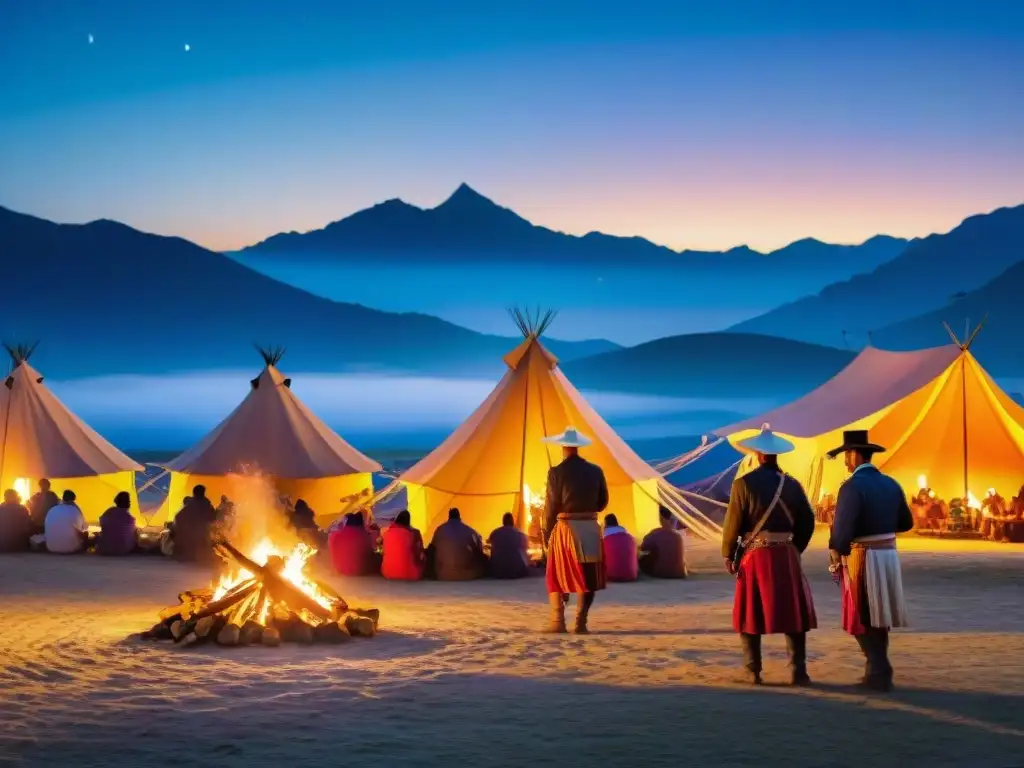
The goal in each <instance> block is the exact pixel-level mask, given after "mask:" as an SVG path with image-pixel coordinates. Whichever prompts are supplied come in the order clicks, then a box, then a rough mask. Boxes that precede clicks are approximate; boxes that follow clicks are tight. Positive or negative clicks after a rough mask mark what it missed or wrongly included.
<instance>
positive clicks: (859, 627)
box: [828, 430, 914, 691]
mask: <svg viewBox="0 0 1024 768" xmlns="http://www.w3.org/2000/svg"><path fill="white" fill-rule="evenodd" d="M884 450H885V448H883V447H882V446H880V445H875V444H874V443H872V442H871V441H870V440H869V439H868V433H867V430H849V431H846V432H844V433H843V444H842V445H841V446H839V447H838V448H835V449H833V450H831V451H829V452H828V455H829V457H830V458H835V457H836V456H838V455H839V454H840V453H842V454H844V455H845V459H846V468H847V469H848V470H849V471H850V472H851V475H850V478H849V479H848V480H847V481H846V482H845V483H843V485H842V486H841V487H840V488H839V498H838V499H837V501H836V515H835V521H834V522H833V523H832V534H831V536H830V537H829V542H828V548H829V555H830V557H831V561H832V564H831V566H830V567H829V570H830V571H831V572H832V574H833V576H834V577H836V578H837V579H841V583H842V587H843V610H842V613H843V629H845V630H846V631H847V632H849V633H850V634H851V635H853V636H854V637H856V638H857V643H858V645H860V649H861V652H862V653H863V654H864V658H865V660H866V661H865V668H864V679H863V680H862V681H861V685H862V686H864V687H866V688H869V689H872V690H877V691H889V690H892V677H893V671H892V665H891V664H890V663H889V630H890V629H891V628H892V627H905V626H907V609H906V604H905V602H904V598H903V574H902V572H901V570H900V557H899V554H898V553H897V551H896V534H897V533H903V532H904V531H909V530H910V529H911V528H913V527H914V516H913V514H912V513H911V511H910V505H909V504H907V495H906V494H905V493H904V492H903V488H901V487H900V484H899V483H897V482H896V481H895V480H893V479H892V478H891V477H889V476H887V475H883V474H882V473H881V472H880V471H879V470H878V468H877V467H875V466H874V465H873V464H872V463H871V460H872V457H873V456H874V455H875V454H876V453H882V452H883V451H884Z"/></svg>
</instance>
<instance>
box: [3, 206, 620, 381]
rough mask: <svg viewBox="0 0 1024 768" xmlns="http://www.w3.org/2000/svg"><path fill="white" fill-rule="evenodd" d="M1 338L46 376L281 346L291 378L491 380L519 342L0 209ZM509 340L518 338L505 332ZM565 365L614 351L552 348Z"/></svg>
mask: <svg viewBox="0 0 1024 768" xmlns="http://www.w3.org/2000/svg"><path fill="white" fill-rule="evenodd" d="M0 254H2V259H0V261H2V263H3V265H4V275H3V278H4V286H5V291H4V300H3V303H2V307H3V310H2V314H0V336H2V337H3V338H4V339H5V340H7V341H22V340H37V339H38V340H41V341H42V342H43V343H42V344H41V346H40V348H39V352H38V353H37V354H38V356H39V359H40V360H42V361H43V362H41V363H40V367H41V368H44V369H45V370H46V371H47V373H48V374H49V375H50V376H51V377H63V376H85V375H95V374H108V373H151V372H170V371H185V370H200V369H210V368H221V369H228V368H239V367H241V368H243V369H246V370H248V369H251V368H253V367H258V365H259V358H258V356H257V355H256V353H255V351H254V350H253V348H252V345H253V343H261V344H268V345H284V346H286V347H287V348H288V360H287V364H286V365H287V367H288V368H290V369H291V370H309V371H343V370H368V369H387V370H397V371H411V372H417V373H431V374H451V373H453V372H457V373H459V374H461V375H475V374H480V375H488V376H490V375H493V374H494V373H495V372H496V371H500V370H501V356H502V355H503V354H505V353H506V352H507V351H508V350H509V349H510V348H511V347H512V346H513V345H514V344H516V343H518V340H517V339H514V338H511V337H500V336H488V335H484V334H480V333H476V332H474V331H470V330H467V329H465V328H461V327H459V326H457V325H453V324H451V323H448V322H445V321H443V320H439V319H437V318H435V317H429V316H426V315H420V314H412V313H393V312H382V311H379V310H375V309H370V308H367V307H364V306H360V305H356V304H345V303H341V302H335V301H330V300H328V299H325V298H322V297H320V296H315V295H313V294H311V293H308V292H306V291H302V290H299V289H297V288H294V287H292V286H289V285H286V284H284V283H280V282H278V281H276V280H273V279H271V278H269V277H266V276H265V275H263V274H260V273H259V272H257V271H254V270H252V269H249V268H247V267H245V266H243V265H241V264H238V263H237V262H235V261H233V260H232V259H230V258H228V257H227V256H224V255H222V254H219V253H214V252H212V251H208V250H206V249H204V248H201V247H199V246H197V245H195V244H193V243H190V242H188V241H186V240H182V239H180V238H175V237H162V236H157V235H151V234H146V233H143V232H139V231H137V230H134V229H132V228H130V227H127V226H125V225H124V224H119V223H117V222H114V221H108V220H100V221H95V222H92V223H90V224H82V225H78V224H54V223H53V222H50V221H46V220H44V219H39V218H36V217H33V216H28V215H24V214H20V213H15V212H13V211H10V210H7V209H4V208H0ZM509 330H510V333H511V332H513V331H514V326H513V324H512V322H511V321H510V322H509ZM549 343H550V345H551V348H552V351H553V352H555V354H557V355H559V356H560V357H562V358H563V359H566V360H571V359H573V358H575V357H579V356H585V355H589V354H593V353H595V352H603V351H607V350H610V349H614V348H616V347H615V345H614V344H612V343H610V342H607V341H602V340H595V341H587V342H561V341H559V340H557V339H552V340H550V342H549Z"/></svg>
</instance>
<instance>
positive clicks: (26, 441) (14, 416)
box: [0, 345, 143, 523]
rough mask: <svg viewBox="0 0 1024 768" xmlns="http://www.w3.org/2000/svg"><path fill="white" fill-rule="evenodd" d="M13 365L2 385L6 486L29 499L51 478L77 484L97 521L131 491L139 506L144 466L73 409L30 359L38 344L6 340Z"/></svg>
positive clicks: (0, 443)
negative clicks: (137, 482) (21, 344)
mask: <svg viewBox="0 0 1024 768" xmlns="http://www.w3.org/2000/svg"><path fill="white" fill-rule="evenodd" d="M5 347H6V349H7V351H8V352H9V353H10V355H11V360H12V363H13V368H12V370H11V373H10V375H8V376H7V378H6V379H5V380H4V381H3V386H0V488H2V489H4V490H6V489H8V488H14V489H15V490H17V491H18V493H19V494H21V496H22V498H23V500H25V501H27V500H28V497H29V496H31V494H32V493H34V492H35V491H36V490H37V487H36V486H37V484H38V482H39V480H41V479H43V478H48V479H49V480H50V481H51V483H52V488H53V490H54V491H55V492H56V493H57V495H60V494H61V493H62V492H63V491H65V490H67V489H71V490H73V491H74V492H75V495H76V496H77V497H78V505H79V507H80V508H81V509H82V513H83V514H84V515H85V518H86V520H88V521H89V522H90V523H95V522H97V521H98V520H99V517H100V515H102V514H103V512H104V511H105V510H106V509H107V508H109V507H111V506H112V505H113V502H114V496H116V495H117V493H118V492H120V491H127V492H128V493H130V494H131V496H132V507H133V509H138V499H137V497H136V494H135V472H136V471H141V470H142V469H143V467H142V466H141V465H139V464H136V463H135V462H134V461H132V460H131V459H129V458H128V457H127V456H125V455H124V454H123V453H121V452H120V451H119V450H117V448H115V447H114V446H112V445H111V444H110V443H108V442H107V441H106V440H104V439H103V438H102V437H100V436H99V435H98V434H97V433H96V432H95V431H93V430H92V429H91V428H90V427H89V426H88V425H87V424H86V423H85V422H83V421H82V420H81V419H79V418H78V417H77V416H75V414H73V413H72V412H71V411H69V410H68V408H67V406H65V405H64V404H63V403H62V402H61V401H60V400H58V399H57V396H56V395H54V394H53V392H51V391H50V389H49V387H47V386H46V385H45V384H43V377H42V376H41V375H40V373H39V372H38V371H37V370H35V369H34V368H33V367H32V366H31V365H30V364H29V361H28V359H29V357H30V356H31V354H32V351H33V349H34V346H33V347H11V346H7V345H5Z"/></svg>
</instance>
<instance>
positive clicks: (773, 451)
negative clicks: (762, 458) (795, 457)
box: [736, 424, 796, 456]
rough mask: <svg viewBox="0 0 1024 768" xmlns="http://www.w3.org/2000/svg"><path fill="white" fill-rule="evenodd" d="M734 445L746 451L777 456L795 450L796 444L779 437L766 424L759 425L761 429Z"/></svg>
mask: <svg viewBox="0 0 1024 768" xmlns="http://www.w3.org/2000/svg"><path fill="white" fill-rule="evenodd" d="M736 447H737V448H739V449H740V450H741V451H746V452H747V453H763V454H767V455H770V456H778V455H780V454H783V453H789V452H790V451H794V450H796V446H795V445H793V443H791V442H789V440H787V439H786V438H784V437H779V436H778V435H776V434H775V433H774V432H772V431H771V429H770V428H769V426H768V425H767V424H765V425H763V426H762V427H761V431H760V432H759V433H758V434H756V435H754V436H753V437H748V438H747V439H746V440H740V441H739V442H738V443H736Z"/></svg>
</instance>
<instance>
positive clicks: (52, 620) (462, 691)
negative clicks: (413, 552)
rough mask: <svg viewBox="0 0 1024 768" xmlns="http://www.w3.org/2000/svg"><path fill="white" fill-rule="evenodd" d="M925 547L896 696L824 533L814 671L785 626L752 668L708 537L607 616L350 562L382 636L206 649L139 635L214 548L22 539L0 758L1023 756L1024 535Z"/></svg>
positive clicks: (174, 762) (274, 761) (12, 573)
mask: <svg viewBox="0 0 1024 768" xmlns="http://www.w3.org/2000/svg"><path fill="white" fill-rule="evenodd" d="M819 538H820V537H819ZM903 549H904V552H905V556H904V573H905V582H906V587H907V590H908V593H909V597H910V608H911V611H912V616H911V618H912V620H913V622H914V627H913V629H912V630H907V631H903V632H900V633H899V634H898V635H897V636H895V637H894V640H893V659H894V662H895V664H896V667H897V676H898V677H897V683H898V686H899V688H898V690H897V692H895V693H894V694H892V695H890V696H888V697H884V696H864V695H862V694H860V693H858V692H856V691H855V690H854V689H853V688H852V687H851V686H852V684H853V683H854V682H855V681H856V679H857V677H858V676H859V674H860V672H861V659H860V657H859V655H858V652H857V649H856V647H855V644H854V641H853V640H852V639H851V638H849V637H847V636H846V635H844V634H843V633H842V632H841V631H839V630H838V629H837V626H838V622H839V611H838V607H839V600H838V589H837V587H835V586H834V585H833V584H832V582H831V581H830V580H829V578H828V575H827V572H826V570H825V562H826V555H825V553H824V552H823V551H822V550H821V549H817V550H815V551H812V552H809V553H808V554H807V555H805V558H804V560H805V566H806V568H807V570H808V573H809V576H810V579H811V583H812V587H813V589H814V593H815V596H816V599H817V605H818V613H819V620H820V623H821V625H822V629H820V630H819V631H817V632H815V633H813V634H812V635H811V640H810V661H811V663H810V667H811V670H810V671H811V674H812V676H813V677H814V679H815V682H816V686H815V687H814V688H812V689H809V690H802V689H801V690H794V689H790V688H788V687H787V686H785V685H783V684H782V683H783V682H784V681H785V679H786V668H785V656H784V647H783V646H784V643H783V639H782V638H781V637H779V638H769V639H767V640H766V643H765V645H766V679H767V681H768V682H769V683H771V684H770V685H766V686H765V687H763V688H761V689H751V688H746V687H743V686H740V685H738V684H736V683H735V682H733V681H734V680H735V674H736V669H737V667H738V665H739V662H740V653H739V648H738V643H737V639H736V637H735V636H734V635H733V634H732V633H731V632H730V631H729V626H730V624H729V622H730V609H731V602H730V600H731V593H732V586H733V581H732V579H731V577H729V576H728V575H727V574H725V573H724V571H722V570H721V568H720V561H719V558H718V556H717V553H716V552H715V550H714V548H712V547H710V546H708V545H703V544H702V545H699V546H694V547H693V548H692V551H691V561H692V564H693V567H694V570H695V576H694V578H692V579H690V580H687V581H685V582H671V583H670V582H656V581H641V582H639V583H636V584H629V585H614V586H612V587H611V588H610V589H609V590H608V591H606V592H605V593H603V594H602V595H601V596H600V601H599V603H598V604H597V606H596V608H595V611H594V613H593V615H592V629H593V631H594V633H593V634H592V635H590V636H588V637H575V636H564V637H551V636H546V635H542V634H539V633H538V632H537V631H536V630H537V629H538V628H539V626H540V624H541V623H542V622H543V620H544V618H545V610H546V608H545V602H544V601H545V596H544V595H543V582H542V581H540V580H527V581H521V582H517V583H499V582H489V581H480V582H475V583H469V584H437V583H420V584H394V583H388V582H385V581H383V580H381V579H376V578H375V579H349V580H343V579H340V578H332V579H331V581H332V583H334V585H335V586H336V587H337V588H338V589H339V591H341V593H342V594H344V595H346V596H347V597H348V598H349V599H350V601H351V602H353V603H360V604H364V605H376V606H379V607H380V608H381V611H382V619H381V622H382V630H383V631H382V633H381V634H380V635H379V636H378V637H377V638H375V639H373V640H353V641H352V642H351V643H350V644H347V645H345V646H330V647H324V646H312V647H296V646H285V647H282V648H278V649H263V648H248V649H220V648H216V647H212V648H204V649H195V650H192V651H188V650H182V649H178V648H175V647H174V646H173V645H170V644H143V643H140V642H137V641H134V640H131V639H129V636H130V635H132V633H135V632H137V631H139V630H140V629H144V628H146V627H148V626H149V625H151V624H152V623H153V621H154V620H155V613H156V611H157V610H158V609H160V608H162V607H164V606H165V605H169V604H172V603H174V602H175V595H176V594H177V592H178V591H180V590H182V589H185V588H188V587H194V586H201V585H203V584H204V583H205V582H206V576H205V575H204V574H203V573H202V572H201V571H199V570H197V569H194V568H189V567H186V566H182V565H179V564H176V563H173V562H170V561H166V560H163V559H161V558H159V557H133V558H127V559H121V560H108V559H102V558H98V557H94V556H74V557H58V556H52V555H24V556H20V555H19V556H4V557H0V660H2V670H0V763H2V762H5V761H6V762H10V763H14V764H19V763H20V764H24V765H39V766H44V765H54V766H58V765H65V766H66V765H76V766H87V765H90V766H91V765H97V766H99V765H102V766H107V765H119V766H142V765H156V764H166V765H171V766H191V765H203V766H211V765H215V766H220V765H224V766H236V765H237V766H242V765H245V766H251V765H285V764H294V765H297V766H316V765H341V764H346V765H374V766H387V765H399V764H402V765H411V766H419V765H424V766H426V765H451V764H454V763H455V762H456V761H459V762H461V763H462V764H464V765H466V766H491V765H554V764H559V763H566V764H568V763H575V764H577V765H605V766H614V765H637V766H640V765H682V764H689V765H701V766H703V765H712V764H718V765H760V766H774V765H808V766H828V765H862V764H873V765H897V764H924V763H925V762H926V761H927V763H929V764H931V765H957V766H988V765H992V766H1020V765H1024V697H1022V696H1021V691H1022V688H1024V611H1022V610H1021V608H1022V605H1024V590H1022V589H1021V585H1022V569H1024V553H1022V550H1021V548H1020V547H1016V546H1010V545H1003V546H999V545H987V544H976V545H972V546H971V547H969V548H968V549H970V550H972V551H967V552H965V551H953V550H962V549H963V547H956V546H949V545H943V543H942V542H938V543H936V542H921V541H910V542H908V543H906V544H905V545H904V547H903ZM936 549H938V550H939V551H935V550H936ZM926 550H932V551H926ZM943 550H946V551H943ZM910 761H912V762H910Z"/></svg>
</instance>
